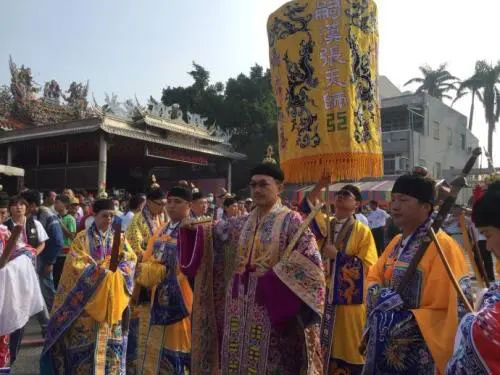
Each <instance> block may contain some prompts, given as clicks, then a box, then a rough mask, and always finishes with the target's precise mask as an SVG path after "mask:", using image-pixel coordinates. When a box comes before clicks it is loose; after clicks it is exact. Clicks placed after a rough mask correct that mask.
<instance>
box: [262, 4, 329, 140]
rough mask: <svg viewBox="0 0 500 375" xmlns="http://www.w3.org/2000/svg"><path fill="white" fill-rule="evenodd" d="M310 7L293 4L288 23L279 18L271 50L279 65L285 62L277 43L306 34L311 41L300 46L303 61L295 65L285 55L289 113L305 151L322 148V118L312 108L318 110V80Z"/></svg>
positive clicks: (274, 24) (287, 13) (272, 30)
mask: <svg viewBox="0 0 500 375" xmlns="http://www.w3.org/2000/svg"><path fill="white" fill-rule="evenodd" d="M306 8H307V4H306V5H301V4H297V3H292V4H289V5H286V6H285V9H286V10H285V12H284V15H285V17H286V19H280V18H278V17H275V18H274V19H273V20H272V26H271V27H270V28H269V46H270V47H271V48H273V51H275V53H273V55H272V58H271V63H272V64H274V65H273V66H275V65H279V63H280V62H281V60H280V56H279V54H278V53H277V50H276V49H275V48H274V47H275V46H276V42H277V41H278V40H281V39H285V38H287V37H290V36H292V35H294V34H297V33H304V34H306V36H307V39H303V40H302V41H301V42H300V47H299V60H298V61H292V60H291V59H290V56H289V54H288V52H286V53H285V56H284V57H283V61H284V62H285V64H286V69H287V80H288V89H287V92H286V102H287V103H286V110H287V113H288V115H289V116H290V118H291V120H292V131H297V141H296V142H297V145H298V146H299V147H301V148H306V147H316V146H318V145H319V144H320V141H321V139H320V136H319V133H318V123H317V119H318V116H317V114H315V113H312V112H311V110H310V109H309V108H308V104H310V105H312V106H314V107H316V104H315V103H314V101H313V100H312V99H310V97H309V93H308V92H309V91H310V90H311V89H312V88H315V87H317V86H318V84H319V81H318V78H317V77H315V76H314V68H313V66H312V56H313V52H314V47H315V43H314V42H313V40H312V36H311V34H310V32H309V31H310V30H309V23H310V22H311V20H312V18H313V16H312V14H304V11H305V10H306ZM280 141H281V142H280V146H281V147H284V145H285V144H286V142H287V140H286V139H285V137H284V132H283V129H281V132H280Z"/></svg>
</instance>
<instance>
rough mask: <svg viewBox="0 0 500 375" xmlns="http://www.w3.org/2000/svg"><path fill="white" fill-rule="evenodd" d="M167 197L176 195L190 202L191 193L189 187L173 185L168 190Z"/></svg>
mask: <svg viewBox="0 0 500 375" xmlns="http://www.w3.org/2000/svg"><path fill="white" fill-rule="evenodd" d="M168 197H177V198H181V199H184V200H185V201H188V202H191V201H192V200H193V194H192V193H191V189H189V188H186V187H183V186H174V187H173V188H172V189H170V191H169V192H168Z"/></svg>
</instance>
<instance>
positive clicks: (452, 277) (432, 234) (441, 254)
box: [428, 227, 474, 313]
mask: <svg viewBox="0 0 500 375" xmlns="http://www.w3.org/2000/svg"><path fill="white" fill-rule="evenodd" d="M428 234H429V236H430V237H431V239H432V241H434V244H435V245H436V248H437V250H438V254H439V257H440V258H441V260H442V261H443V264H444V268H446V272H447V273H448V276H449V277H450V280H451V283H452V284H453V287H454V288H455V291H456V292H457V295H458V296H459V297H460V299H461V300H462V302H463V303H464V305H465V307H466V308H467V310H469V312H470V313H472V312H474V309H473V308H472V305H471V304H470V302H469V300H468V299H467V297H465V294H464V292H463V290H462V288H460V285H459V284H458V281H457V279H455V275H453V271H452V269H451V267H450V264H449V263H448V260H447V259H446V255H445V254H444V251H443V248H442V247H441V244H440V243H439V240H438V238H437V236H436V232H434V229H433V228H432V227H430V228H429V232H428Z"/></svg>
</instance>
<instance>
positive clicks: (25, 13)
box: [0, 0, 500, 165]
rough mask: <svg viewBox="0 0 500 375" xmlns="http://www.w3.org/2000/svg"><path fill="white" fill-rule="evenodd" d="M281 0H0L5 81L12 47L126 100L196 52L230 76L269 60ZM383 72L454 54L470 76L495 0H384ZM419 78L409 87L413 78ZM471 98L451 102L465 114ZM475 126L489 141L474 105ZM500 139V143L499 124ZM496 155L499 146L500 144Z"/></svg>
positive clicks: (63, 80)
mask: <svg viewBox="0 0 500 375" xmlns="http://www.w3.org/2000/svg"><path fill="white" fill-rule="evenodd" d="M283 3H284V1H281V0H279V1H278V0H212V1H206V0H184V1H180V0H143V1H137V0H136V1H132V0H100V1H97V0H84V1H68V0H65V1H63V0H46V1H43V2H41V1H35V0H17V1H12V0H11V1H7V0H4V1H2V2H1V3H0V84H8V83H9V80H10V73H9V69H8V58H9V54H10V55H12V57H13V58H14V61H15V62H16V63H17V64H18V65H21V64H24V65H28V66H29V67H31V69H32V72H33V76H34V79H35V81H37V82H38V83H40V84H42V85H43V83H44V82H45V81H48V80H51V79H56V80H57V81H58V82H59V84H60V85H61V87H62V88H63V89H64V90H66V89H67V88H68V86H69V84H70V83H71V81H73V80H76V81H86V80H87V79H88V80H90V91H91V92H92V93H94V95H95V97H96V98H97V100H98V101H100V102H101V103H102V101H103V98H104V93H105V92H107V93H112V92H114V93H116V94H118V96H119V99H120V100H125V99H127V98H130V97H133V96H134V95H137V97H138V98H139V99H140V100H141V101H144V100H145V99H146V98H147V97H149V95H153V96H155V97H156V98H159V97H160V96H161V90H162V88H163V87H165V86H167V85H170V86H178V85H189V84H191V79H190V77H189V76H188V75H187V74H186V72H187V71H189V70H190V69H191V62H192V61H193V60H194V61H196V62H197V63H199V64H201V65H203V66H204V67H205V68H206V69H208V70H209V71H210V73H211V80H212V82H216V81H222V82H225V81H226V80H227V79H228V78H229V77H234V76H236V75H237V74H239V73H240V72H245V73H248V71H249V68H250V66H252V65H253V64H255V63H258V64H261V65H263V66H265V67H268V65H269V63H268V49H267V35H266V22H267V17H268V15H269V14H270V13H271V12H272V11H273V10H275V9H276V8H277V7H279V6H280V5H282V4H283ZM377 3H378V6H379V24H380V25H379V26H380V30H379V31H380V73H381V74H384V75H386V76H387V77H389V79H391V80H392V81H393V82H394V83H395V84H396V85H397V86H398V87H399V88H401V89H404V90H406V89H408V88H404V87H403V84H404V83H405V82H406V81H407V80H408V79H410V78H412V77H414V76H418V75H419V71H418V67H419V66H420V65H422V64H425V63H428V64H430V65H431V66H433V67H436V66H437V65H439V64H440V63H442V62H448V64H449V70H450V71H451V72H452V74H455V75H457V76H458V77H460V78H466V77H468V76H470V75H471V74H472V73H473V70H474V63H475V61H476V60H478V59H486V60H488V61H491V62H496V61H497V60H499V59H500V45H499V43H498V35H499V34H498V26H497V25H498V22H499V17H500V1H497V0H475V1H467V0H439V1H436V0H420V1H415V0H378V1H377ZM411 88H413V87H411ZM469 105H470V98H469V97H467V98H465V99H462V100H461V101H459V102H458V103H457V104H456V105H455V108H456V109H457V110H459V111H460V112H462V113H464V114H465V115H468V113H469ZM476 108H477V112H476V116H475V121H474V128H475V129H474V130H473V131H474V133H475V134H476V135H477V136H478V137H479V138H480V141H481V142H482V144H483V145H486V126H485V120H484V112H483V110H482V107H481V105H478V106H477V107H476ZM494 137H495V141H496V142H495V145H496V146H497V147H500V136H499V131H497V132H496V133H495V136H494ZM495 162H496V164H498V165H500V151H498V149H497V151H496V155H495Z"/></svg>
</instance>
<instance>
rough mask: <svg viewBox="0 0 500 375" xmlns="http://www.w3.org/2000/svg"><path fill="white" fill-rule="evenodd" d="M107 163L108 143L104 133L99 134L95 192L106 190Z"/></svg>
mask: <svg viewBox="0 0 500 375" xmlns="http://www.w3.org/2000/svg"><path fill="white" fill-rule="evenodd" d="M107 164H108V144H107V142H106V139H105V138H104V134H101V135H100V136H99V166H98V172H97V192H98V193H99V192H100V191H102V190H104V191H105V190H106V169H107Z"/></svg>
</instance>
